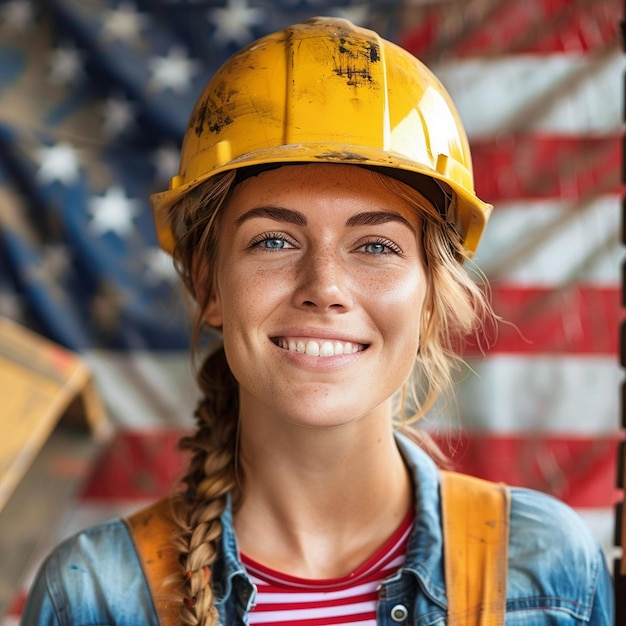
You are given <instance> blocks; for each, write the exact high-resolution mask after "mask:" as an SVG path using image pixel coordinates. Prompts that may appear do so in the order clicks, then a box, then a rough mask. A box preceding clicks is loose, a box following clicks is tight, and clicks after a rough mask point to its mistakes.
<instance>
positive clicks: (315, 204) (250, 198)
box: [227, 163, 432, 220]
mask: <svg viewBox="0 0 626 626" xmlns="http://www.w3.org/2000/svg"><path fill="white" fill-rule="evenodd" d="M283 204H288V205H297V206H298V207H299V208H300V209H301V210H303V211H305V212H306V213H308V214H310V215H311V216H312V217H314V216H315V215H316V214H327V213H329V212H330V214H331V215H332V214H333V213H334V212H337V213H339V212H342V211H344V210H346V211H350V210H364V211H367V210H376V211H381V210H385V209H386V210H393V211H397V212H401V213H402V214H407V215H411V216H412V217H413V219H415V220H419V218H420V214H421V211H420V208H422V206H420V205H423V208H426V205H430V203H429V202H428V201H427V200H426V199H425V198H423V197H421V196H420V195H419V194H418V193H416V192H415V191H414V190H412V189H411V188H410V187H408V185H405V184H404V183H401V182H399V181H397V180H394V179H391V178H389V177H387V176H384V175H382V174H379V173H377V172H374V171H372V170H370V169H367V168H364V167H359V166H353V165H342V164H329V163H311V164H293V165H282V166H277V167H276V168H274V169H270V170H265V171H262V172H260V173H258V174H256V175H253V176H248V177H246V178H244V180H243V181H242V182H240V183H239V184H237V185H236V187H235V189H234V190H233V193H232V195H231V197H230V199H229V201H228V203H227V208H229V209H230V212H231V214H232V213H233V211H234V212H239V211H243V210H246V209H248V208H250V207H252V206H263V205H283ZM430 206H431V207H432V205H430Z"/></svg>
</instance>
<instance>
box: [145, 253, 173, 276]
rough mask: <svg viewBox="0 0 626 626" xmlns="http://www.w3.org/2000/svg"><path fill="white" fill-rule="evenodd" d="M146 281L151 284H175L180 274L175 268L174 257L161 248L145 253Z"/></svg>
mask: <svg viewBox="0 0 626 626" xmlns="http://www.w3.org/2000/svg"><path fill="white" fill-rule="evenodd" d="M144 259H145V263H146V274H147V277H146V280H147V282H148V283H150V284H153V285H154V284H158V283H160V282H167V283H174V282H175V281H176V278H177V277H178V274H177V273H176V269H175V268H174V262H173V260H172V257H171V256H170V255H169V254H167V253H166V252H164V251H163V250H161V249H160V248H150V249H148V250H146V251H145V256H144Z"/></svg>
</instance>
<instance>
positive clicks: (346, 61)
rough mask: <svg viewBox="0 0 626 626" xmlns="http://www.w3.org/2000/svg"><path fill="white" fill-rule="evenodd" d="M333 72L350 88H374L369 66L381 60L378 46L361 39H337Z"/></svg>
mask: <svg viewBox="0 0 626 626" xmlns="http://www.w3.org/2000/svg"><path fill="white" fill-rule="evenodd" d="M334 60H335V67H334V68H333V72H334V73H335V74H336V75H337V76H339V77H341V78H346V79H347V81H346V82H347V84H348V85H350V86H351V87H360V86H361V85H370V86H375V81H374V79H373V77H372V71H371V69H372V68H371V66H372V64H374V63H378V62H380V60H381V57H380V50H379V47H378V44H376V43H374V42H372V41H366V42H364V41H363V40H362V39H361V38H357V39H351V38H350V37H339V38H338V39H337V54H336V55H335V56H334Z"/></svg>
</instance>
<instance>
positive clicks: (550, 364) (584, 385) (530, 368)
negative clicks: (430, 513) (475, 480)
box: [433, 354, 623, 439]
mask: <svg viewBox="0 0 626 626" xmlns="http://www.w3.org/2000/svg"><path fill="white" fill-rule="evenodd" d="M468 367H469V368H470V371H468V372H467V375H465V376H463V378H462V380H460V381H459V383H458V384H457V386H456V389H455V391H456V392H457V393H458V395H459V408H458V412H459V414H460V416H461V417H460V419H461V420H462V422H461V426H462V427H464V428H466V429H469V430H471V431H472V432H480V433H483V434H486V433H489V432H491V433H493V434H494V435H498V436H505V435H506V436H515V435H519V436H528V435H532V436H536V437H539V436H546V437H566V438H568V437H574V438H583V439H584V438H593V437H596V436H597V437H600V438H601V437H604V436H607V435H609V436H613V434H614V433H615V432H616V431H617V428H618V421H619V415H620V412H619V403H618V399H619V392H620V386H621V384H622V378H623V372H622V370H621V368H620V367H619V364H618V360H617V358H616V357H607V356H605V357H601V356H597V355H583V356H571V355H549V354H538V355H530V354H493V355H490V356H488V357H487V358H471V359H468ZM452 410H453V409H449V408H448V410H446V411H445V413H444V415H443V416H442V417H438V416H436V415H435V416H433V421H434V424H435V425H437V427H439V428H444V429H445V428H449V427H450V425H451V424H452V425H454V422H455V418H454V413H453V412H452Z"/></svg>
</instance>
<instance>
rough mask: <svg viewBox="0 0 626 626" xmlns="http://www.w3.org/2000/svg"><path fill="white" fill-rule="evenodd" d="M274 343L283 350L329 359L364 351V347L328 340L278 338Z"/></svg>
mask: <svg viewBox="0 0 626 626" xmlns="http://www.w3.org/2000/svg"><path fill="white" fill-rule="evenodd" d="M274 343H275V344H276V345H277V346H279V347H280V348H282V349H283V350H289V351H290V352H300V353H302V354H307V355H309V356H318V357H330V356H338V355H341V354H354V353H356V352H361V351H362V350H365V347H366V346H365V345H363V344H360V343H353V342H351V341H337V340H329V339H305V338H299V337H279V338H277V339H275V340H274Z"/></svg>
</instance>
